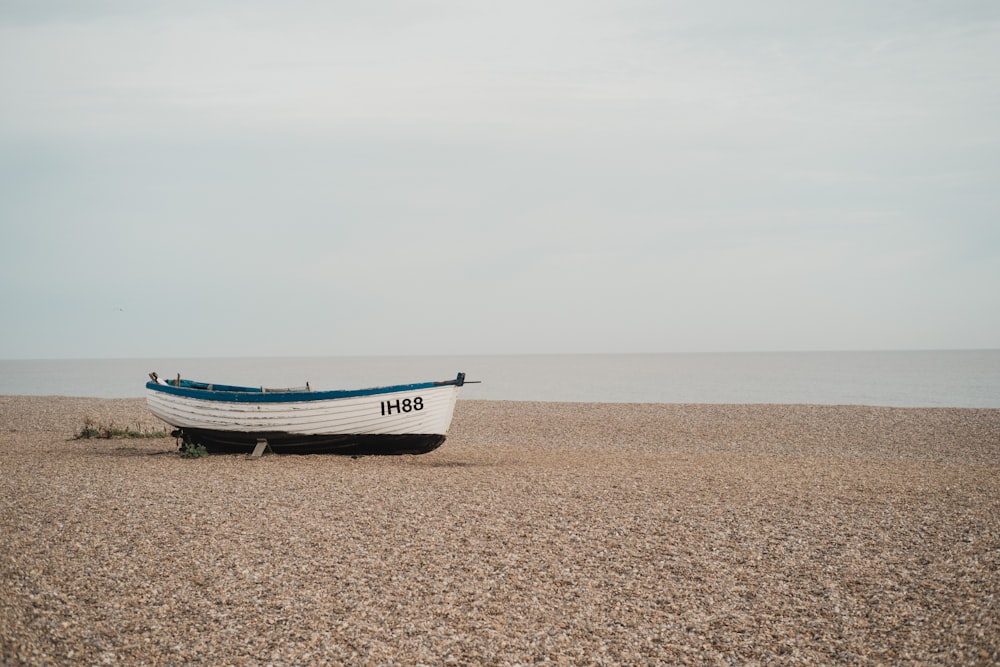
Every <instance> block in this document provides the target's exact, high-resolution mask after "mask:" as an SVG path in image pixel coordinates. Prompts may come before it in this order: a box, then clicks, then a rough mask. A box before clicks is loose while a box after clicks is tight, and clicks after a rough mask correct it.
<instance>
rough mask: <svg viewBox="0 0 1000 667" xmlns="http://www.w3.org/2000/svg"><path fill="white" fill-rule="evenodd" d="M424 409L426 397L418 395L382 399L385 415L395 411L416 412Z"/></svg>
mask: <svg viewBox="0 0 1000 667" xmlns="http://www.w3.org/2000/svg"><path fill="white" fill-rule="evenodd" d="M423 409H424V399H423V398H422V397H420V396H417V397H416V398H404V399H402V400H400V399H398V398H397V399H396V400H395V401H382V414H383V415H391V414H392V413H393V412H395V413H397V414H399V413H402V412H415V411H417V410H423Z"/></svg>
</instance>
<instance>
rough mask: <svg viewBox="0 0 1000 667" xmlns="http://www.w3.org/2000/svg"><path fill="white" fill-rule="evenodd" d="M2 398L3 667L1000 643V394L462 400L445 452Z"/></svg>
mask: <svg viewBox="0 0 1000 667" xmlns="http://www.w3.org/2000/svg"><path fill="white" fill-rule="evenodd" d="M87 417H91V418H93V419H94V420H96V421H98V422H102V423H109V422H114V423H115V424H119V425H122V426H128V427H132V428H144V427H154V428H160V427H162V425H161V424H160V423H159V422H157V421H156V420H155V418H153V417H152V416H151V415H149V413H148V412H146V410H145V405H144V402H143V401H142V400H131V399H129V400H101V399H75V398H46V397H15V396H0V470H2V478H0V510H2V512H0V649H2V658H0V664H2V665H20V664H29V665H32V664H37V665H43V664H97V665H101V664H112V665H114V664H119V665H137V664H152V665H176V664H206V665H208V664H211V665H224V664H232V665H258V664H274V665H299V664H373V665H374V664H392V663H396V664H404V665H414V664H428V665H439V664H498V665H507V664H515V663H522V664H523V663H544V662H552V663H556V664H637V665H641V664H704V663H712V664H720V663H722V664H800V663H803V664H806V663H807V664H830V663H848V664H926V663H936V664H949V665H953V664H997V663H998V662H1000V574H998V573H1000V410H964V409H940V410H938V409H916V410H908V409H896V408H864V407H819V406H711V405H613V404H565V403H563V404H559V403H515V402H497V401H460V402H459V404H458V409H457V411H456V416H455V422H454V424H453V427H452V433H451V435H450V437H449V439H448V441H447V442H445V444H444V445H443V446H442V447H441V448H440V449H439V450H437V451H435V452H432V453H431V454H426V455H423V456H418V457H393V458H378V457H369V458H359V459H352V458H343V457H335V456H320V455H312V456H273V455H270V456H265V457H264V458H262V459H261V460H259V461H247V460H246V459H245V458H244V457H242V456H236V455H229V456H211V457H208V458H203V459H195V460H188V459H182V458H180V457H179V456H177V455H176V454H175V446H174V441H173V439H154V440H71V439H70V437H71V436H72V435H73V434H74V433H75V432H77V431H79V429H80V427H81V426H82V425H83V421H84V419H85V418H87Z"/></svg>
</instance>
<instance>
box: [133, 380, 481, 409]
mask: <svg viewBox="0 0 1000 667" xmlns="http://www.w3.org/2000/svg"><path fill="white" fill-rule="evenodd" d="M463 384H465V373H459V374H458V377H456V378H455V379H454V380H444V381H442V382H418V383H415V384H399V385H393V386H391V387H371V388H369V389H352V390H342V389H335V390H331V391H310V390H306V389H303V390H288V389H282V390H275V391H273V392H269V391H266V390H264V389H261V388H260V387H238V386H234V385H223V384H211V383H208V382H195V381H193V380H183V379H182V380H180V382H179V384H174V381H170V383H169V384H160V383H158V382H147V383H146V389H151V390H153V391H159V392H162V393H164V394H173V395H174V396H184V397H186V398H196V399H199V400H202V401H220V402H224V403H301V402H304V401H328V400H331V399H338V398H354V397H358V396H377V395H379V394H396V393H400V392H404V391H419V390H421V389H433V388H435V387H444V386H449V385H453V386H457V387H461V386H462V385H463Z"/></svg>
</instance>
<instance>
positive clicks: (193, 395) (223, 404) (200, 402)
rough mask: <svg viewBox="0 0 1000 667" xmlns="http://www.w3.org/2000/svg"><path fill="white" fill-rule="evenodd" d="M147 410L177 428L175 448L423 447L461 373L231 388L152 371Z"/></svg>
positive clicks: (442, 430)
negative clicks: (427, 378) (321, 387)
mask: <svg viewBox="0 0 1000 667" xmlns="http://www.w3.org/2000/svg"><path fill="white" fill-rule="evenodd" d="M149 376H150V381H149V382H147V383H146V403H147V405H148V406H149V410H150V411H151V412H152V413H153V414H154V415H156V416H157V417H159V418H160V419H162V420H163V421H165V422H167V423H168V424H170V425H171V426H173V427H175V428H176V430H175V431H174V432H173V435H174V436H176V437H178V438H181V439H182V444H181V448H182V449H183V448H184V447H186V446H189V445H192V444H198V445H203V446H204V447H205V448H206V449H207V450H208V451H247V450H249V449H253V448H254V447H256V446H257V445H258V444H259V443H262V442H266V445H267V446H269V447H270V448H271V449H272V450H274V451H276V452H281V451H284V452H332V453H338V454H423V453H425V452H429V451H431V450H433V449H436V448H437V447H439V446H440V445H441V443H442V442H444V439H445V437H446V436H447V434H448V428H449V426H450V425H451V418H452V414H453V413H454V410H455V401H456V400H457V399H458V392H459V389H460V388H461V387H462V386H463V385H464V384H465V383H466V380H465V373H459V374H458V377H456V378H455V379H454V380H445V381H442V382H420V383H416V384H402V385H395V386H391V387H373V388H370V389H357V390H351V391H343V390H335V391H313V390H312V389H311V388H310V387H309V386H308V385H306V386H305V387H302V388H295V389H267V388H263V387H237V386H232V385H221V384H211V383H207V382H195V381H193V380H184V379H181V377H180V376H178V377H177V379H176V380H169V381H167V380H163V379H162V378H160V377H159V376H158V375H157V374H156V373H150V375H149Z"/></svg>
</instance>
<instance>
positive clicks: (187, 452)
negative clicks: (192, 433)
mask: <svg viewBox="0 0 1000 667" xmlns="http://www.w3.org/2000/svg"><path fill="white" fill-rule="evenodd" d="M181 456H182V457H183V458H186V459H200V458H201V457H203V456H208V450H207V449H205V445H199V444H197V443H194V442H187V443H184V446H183V447H181Z"/></svg>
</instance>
